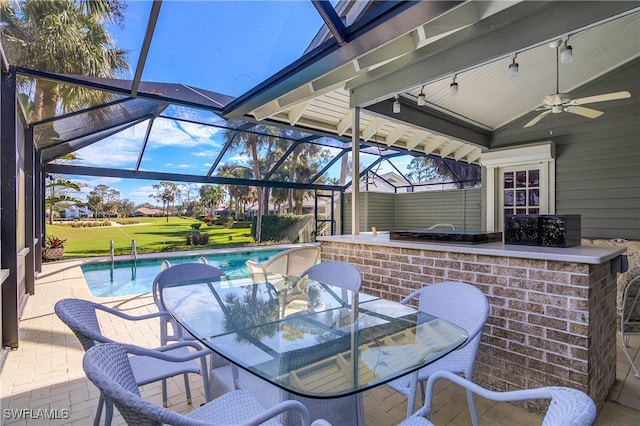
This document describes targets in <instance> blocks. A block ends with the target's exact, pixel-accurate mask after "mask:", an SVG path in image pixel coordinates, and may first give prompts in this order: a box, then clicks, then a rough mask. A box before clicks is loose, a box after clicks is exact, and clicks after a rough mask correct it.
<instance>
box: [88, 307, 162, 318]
mask: <svg viewBox="0 0 640 426" xmlns="http://www.w3.org/2000/svg"><path fill="white" fill-rule="evenodd" d="M95 307H96V308H97V309H100V310H101V311H104V312H106V313H108V314H111V315H115V316H117V317H120V318H124V319H126V320H129V321H141V320H146V319H152V318H160V317H166V318H173V317H172V316H171V314H169V312H167V311H158V312H152V313H150V314H145V315H135V316H134V315H129V314H125V313H124V312H121V311H118V310H116V309H113V308H110V307H108V306H104V305H100V304H96V305H95Z"/></svg>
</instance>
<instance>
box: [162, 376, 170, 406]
mask: <svg viewBox="0 0 640 426" xmlns="http://www.w3.org/2000/svg"><path fill="white" fill-rule="evenodd" d="M168 399H169V398H168V397H167V379H162V406H163V407H164V408H167V407H168V406H169V401H168Z"/></svg>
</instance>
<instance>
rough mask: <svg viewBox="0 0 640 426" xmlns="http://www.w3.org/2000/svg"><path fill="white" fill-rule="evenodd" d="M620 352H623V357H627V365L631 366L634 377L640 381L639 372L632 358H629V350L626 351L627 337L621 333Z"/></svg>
mask: <svg viewBox="0 0 640 426" xmlns="http://www.w3.org/2000/svg"><path fill="white" fill-rule="evenodd" d="M621 343H622V351H623V352H624V354H625V356H626V357H627V360H629V364H631V368H632V369H633V372H634V376H636V377H637V378H638V379H640V372H639V371H638V368H637V367H636V365H635V364H634V363H633V358H631V355H630V354H629V349H628V345H629V336H626V335H625V334H624V333H622V342H621Z"/></svg>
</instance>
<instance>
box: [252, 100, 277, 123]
mask: <svg viewBox="0 0 640 426" xmlns="http://www.w3.org/2000/svg"><path fill="white" fill-rule="evenodd" d="M280 111H282V109H281V108H280V106H279V105H278V102H277V101H271V102H269V103H268V104H266V105H263V106H261V107H260V108H258V109H257V110H255V111H252V112H251V113H252V114H253V116H254V117H255V118H256V120H259V121H260V120H264V119H265V118H269V117H271V116H273V115H276V114H277V113H279V112H280Z"/></svg>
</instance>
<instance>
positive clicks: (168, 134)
mask: <svg viewBox="0 0 640 426" xmlns="http://www.w3.org/2000/svg"><path fill="white" fill-rule="evenodd" d="M151 5H152V2H151V1H139V0H134V1H131V0H130V1H129V2H128V6H127V9H126V11H125V20H124V24H123V28H120V27H118V26H117V25H112V26H110V32H111V34H112V35H113V38H114V39H115V43H116V45H117V46H118V47H120V48H123V49H125V50H127V51H129V52H130V53H129V57H128V59H129V63H130V67H131V71H130V72H129V73H128V74H127V75H123V76H121V77H122V78H126V79H131V78H132V77H133V75H134V73H135V68H136V65H137V62H138V57H139V54H140V49H141V46H142V41H143V37H144V34H145V31H146V27H147V21H148V16H149V13H150V11H151ZM321 24H322V20H321V18H320V16H319V15H318V13H317V11H316V10H315V8H314V7H313V5H312V4H311V2H310V1H307V0H305V1H302V0H286V1H285V0H282V1H212V0H209V1H176V0H173V1H164V2H163V3H162V6H161V10H160V15H159V17H158V23H157V25H156V28H155V32H154V37H153V41H152V43H151V47H150V50H149V54H148V57H147V60H146V64H145V69H144V72H143V75H142V80H143V81H155V82H167V83H182V84H186V85H190V86H194V87H197V88H203V89H208V90H211V91H215V92H219V93H223V94H226V95H231V96H239V95H241V94H243V93H245V92H246V91H248V90H249V89H251V88H253V87H254V86H256V85H257V84H259V83H261V82H262V81H264V80H266V79H267V78H268V77H270V76H271V75H273V74H275V73H277V72H278V71H280V70H281V69H282V68H284V67H286V66H287V65H289V64H290V63H292V62H293V61H295V60H296V59H298V58H299V57H300V56H302V54H303V53H304V50H305V49H306V48H307V47H308V45H309V43H310V42H311V40H312V39H313V37H314V36H315V34H316V32H317V31H318V29H319V28H320V26H321ZM157 121H158V120H157ZM176 123H177V122H171V121H169V120H164V121H163V122H160V123H158V122H156V123H155V124H154V135H153V139H152V144H153V145H155V147H158V148H159V147H162V148H163V149H154V146H150V147H148V148H147V150H146V154H145V158H144V160H143V163H142V165H141V166H142V169H145V168H147V169H150V168H152V167H153V166H152V162H154V163H155V165H156V166H157V165H162V166H163V167H164V168H165V170H166V171H168V172H175V173H184V170H185V169H186V170H188V169H189V168H193V167H194V166H195V167H197V168H198V169H202V168H205V167H207V168H208V167H209V166H210V165H211V163H212V161H213V160H214V158H215V156H214V154H215V152H216V150H218V151H219V145H220V135H217V133H218V129H216V128H211V127H207V126H194V125H192V126H189V125H185V124H184V123H182V124H179V125H178V124H176ZM144 129H145V126H144V125H142V126H136V127H135V128H133V129H129V130H128V131H125V132H122V133H121V134H119V135H116V136H113V137H111V138H110V139H109V143H108V145H106V144H104V143H103V144H101V143H98V144H95V145H94V146H92V147H89V148H86V149H83V150H82V151H81V152H80V157H81V158H82V164H83V165H90V166H96V167H108V166H120V167H124V164H126V163H131V162H133V164H135V161H136V160H137V156H138V153H139V150H140V143H141V136H142V135H144ZM150 145H151V143H150ZM105 146H108V147H109V149H105V148H104V147H105ZM185 146H186V147H187V148H188V151H189V153H190V155H191V158H190V159H185V158H184V155H182V154H184V151H185V149H184V148H185ZM172 147H173V148H172ZM207 151H208V152H209V153H210V154H211V156H210V157H208V158H206V156H205V155H204V154H205V153H207ZM145 163H146V164H145ZM156 170H157V169H156ZM71 178H72V179H73V180H74V181H78V182H81V183H84V184H85V185H86V186H85V189H84V190H83V195H86V194H88V192H89V191H90V190H92V189H93V188H94V187H95V186H97V185H99V184H105V185H108V186H109V187H111V188H115V189H117V190H119V191H120V193H121V196H122V197H123V198H128V199H130V200H131V201H133V202H134V203H136V204H139V203H144V202H153V200H152V199H151V198H149V194H150V193H152V192H153V189H152V188H151V186H152V185H153V184H154V183H156V182H149V181H140V180H122V179H116V178H97V177H96V178H88V177H85V176H72V177H71ZM83 195H80V196H79V197H78V198H80V199H82V198H83Z"/></svg>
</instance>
